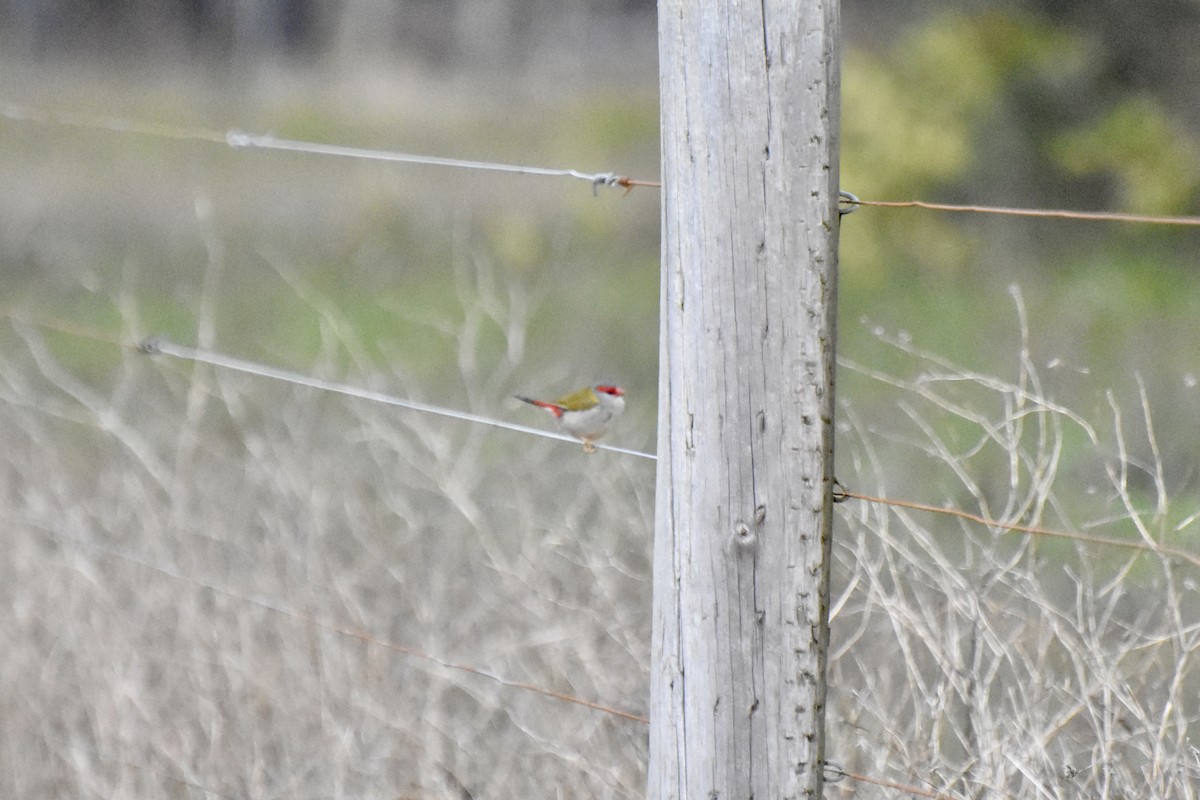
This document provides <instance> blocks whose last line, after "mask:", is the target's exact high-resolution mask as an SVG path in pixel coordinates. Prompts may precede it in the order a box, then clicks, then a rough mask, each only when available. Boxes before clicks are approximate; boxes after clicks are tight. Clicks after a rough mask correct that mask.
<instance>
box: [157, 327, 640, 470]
mask: <svg viewBox="0 0 1200 800" xmlns="http://www.w3.org/2000/svg"><path fill="white" fill-rule="evenodd" d="M139 349H141V350H142V352H145V353H151V354H157V353H161V354H162V355H166V356H173V357H175V358H182V359H185V360H187V361H198V362H201V363H204V364H211V365H213V366H214V367H221V368H223V369H230V370H234V371H236V372H244V373H247V374H249V375H258V376H260V377H263V378H271V379H273V380H277V381H284V382H286V383H294V384H297V385H299V386H308V387H309V388H312V389H320V390H321V391H325V392H335V393H337V394H342V395H346V396H347V397H357V398H359V399H361V400H370V401H371V402H374V403H386V404H387V405H390V406H398V407H400V408H407V409H409V410H411V411H420V412H422V413H425V414H436V415H437V416H440V417H450V418H451V419H459V420H463V421H464V422H474V423H476V424H479V425H490V426H492V427H493V428H503V429H504V430H509V431H516V432H518V433H527V434H531V435H533V436H544V437H546V438H547V439H558V440H559V441H561V442H571V443H572V444H579V440H578V439H576V438H574V437H573V436H567V435H566V434H563V433H556V432H554V431H547V430H544V429H542V428H531V427H529V426H528V425H518V424H516V423H513V422H504V421H503V420H498V419H492V418H491V417H484V416H480V415H479V414H471V413H469V412H466V411H457V410H455V409H452V408H443V407H441V406H434V405H429V404H428V403H420V402H417V401H416V400H404V399H402V398H399V397H395V396H393V395H390V394H384V393H383V392H375V391H372V390H370V389H362V388H359V387H357V386H350V385H348V384H344V383H337V382H335V381H327V380H323V379H321V378H314V377H312V376H310V375H302V374H301V373H299V372H292V371H290V370H286V369H279V368H278V367H270V366H267V365H265V364H256V363H254V362H253V361H245V360H243V359H240V358H235V357H233V356H227V355H222V354H221V353H213V352H209V351H205V350H199V349H197V348H195V347H187V346H185V345H178V344H175V343H173V342H170V341H167V340H166V339H162V338H158V337H151V338H150V339H147V340H145V341H144V342H142V344H141V345H140V346H139ZM596 448H597V449H599V450H608V451H610V452H613V453H621V454H622V455H627V456H637V457H638V458H648V459H650V460H652V461H653V460H655V456H654V454H653V453H644V452H642V451H641V450H630V449H628V448H625V447H614V446H613V445H607V444H601V443H599V442H597V443H596Z"/></svg>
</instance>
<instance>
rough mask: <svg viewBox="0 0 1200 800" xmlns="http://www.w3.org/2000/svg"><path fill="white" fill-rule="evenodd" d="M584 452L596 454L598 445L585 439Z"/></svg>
mask: <svg viewBox="0 0 1200 800" xmlns="http://www.w3.org/2000/svg"><path fill="white" fill-rule="evenodd" d="M583 452H585V453H594V452H596V444H595V443H594V442H593V441H592V440H591V439H584V440H583Z"/></svg>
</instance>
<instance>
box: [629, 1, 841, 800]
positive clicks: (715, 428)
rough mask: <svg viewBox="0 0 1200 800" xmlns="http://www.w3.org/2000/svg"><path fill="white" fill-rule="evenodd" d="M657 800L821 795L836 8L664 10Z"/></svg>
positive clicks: (833, 4)
mask: <svg viewBox="0 0 1200 800" xmlns="http://www.w3.org/2000/svg"><path fill="white" fill-rule="evenodd" d="M658 18H659V58H660V80H661V95H662V96H661V103H662V155H663V187H664V188H663V245H662V247H663V264H662V323H661V324H662V334H661V335H662V338H661V350H660V356H661V367H660V375H659V403H660V409H659V428H658V430H659V434H658V488H657V511H656V525H655V528H656V530H655V543H654V625H653V643H652V648H653V649H652V659H653V660H652V666H651V669H652V675H651V703H650V714H651V725H650V727H651V732H650V766H649V781H648V783H649V786H648V789H649V791H648V796H649V797H650V798H651V800H666V799H667V798H678V799H680V800H683V799H684V798H686V800H735V799H736V800H749V799H750V798H753V799H754V800H787V799H790V798H798V797H806V798H817V797H819V796H820V794H821V787H822V769H821V762H822V759H823V758H824V729H823V726H824V706H825V664H826V657H827V646H828V641H829V634H828V611H829V609H828V585H829V530H830V503H831V499H830V497H831V492H830V489H831V484H832V480H833V477H832V464H833V456H832V439H833V373H834V331H835V310H836V300H837V296H836V277H837V264H836V253H837V231H838V188H839V187H838V167H837V130H838V94H839V69H838V58H837V54H838V47H839V31H838V3H837V0H759V1H758V2H745V1H744V0H699V1H698V0H660V2H659V15H658Z"/></svg>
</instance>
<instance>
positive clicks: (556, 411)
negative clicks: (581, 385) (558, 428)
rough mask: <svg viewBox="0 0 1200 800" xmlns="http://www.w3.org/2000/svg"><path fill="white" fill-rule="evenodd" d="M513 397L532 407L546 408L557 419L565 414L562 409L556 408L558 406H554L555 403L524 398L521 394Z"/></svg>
mask: <svg viewBox="0 0 1200 800" xmlns="http://www.w3.org/2000/svg"><path fill="white" fill-rule="evenodd" d="M513 397H515V398H517V399H518V400H520V401H521V402H522V403H529V405H531V406H537V407H538V408H544V409H546V410H547V411H549V412H550V413H551V414H553V415H554V416H556V417H561V416H562V414H563V409H562V407H560V406H556V405H554V403H547V402H546V401H545V400H534V399H533V398H532V397H524V396H522V395H519V394H514V395H513Z"/></svg>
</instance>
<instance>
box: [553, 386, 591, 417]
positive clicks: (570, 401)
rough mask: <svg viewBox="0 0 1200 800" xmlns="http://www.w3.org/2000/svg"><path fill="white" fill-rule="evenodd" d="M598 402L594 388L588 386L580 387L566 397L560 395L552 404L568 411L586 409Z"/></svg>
mask: <svg viewBox="0 0 1200 800" xmlns="http://www.w3.org/2000/svg"><path fill="white" fill-rule="evenodd" d="M599 402H600V400H599V398H597V397H596V392H595V390H594V389H592V388H591V387H589V388H587V389H580V390H579V391H578V392H572V393H571V394H569V395H567V396H566V397H560V398H558V399H557V400H555V401H554V404H555V405H556V406H562V407H563V408H565V409H567V410H568V411H586V410H587V409H589V408H591V407H593V406H595V405H596V404H597V403H599Z"/></svg>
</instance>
